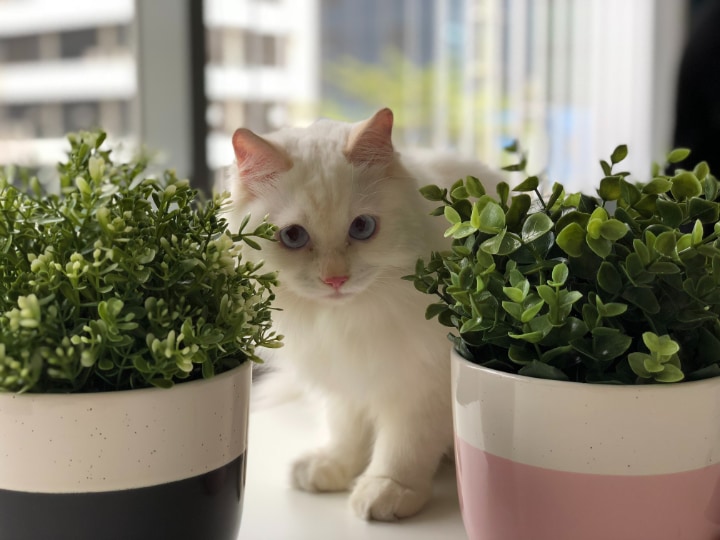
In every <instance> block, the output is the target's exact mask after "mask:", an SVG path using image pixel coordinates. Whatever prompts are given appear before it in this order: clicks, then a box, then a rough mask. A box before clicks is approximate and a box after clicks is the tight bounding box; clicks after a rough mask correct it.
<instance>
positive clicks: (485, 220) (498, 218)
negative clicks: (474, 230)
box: [478, 202, 505, 234]
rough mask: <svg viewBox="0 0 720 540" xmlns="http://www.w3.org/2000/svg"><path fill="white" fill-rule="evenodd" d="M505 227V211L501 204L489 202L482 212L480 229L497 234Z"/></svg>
mask: <svg viewBox="0 0 720 540" xmlns="http://www.w3.org/2000/svg"><path fill="white" fill-rule="evenodd" d="M504 228H505V212H503V209H502V208H501V207H500V205H499V204H497V203H495V202H489V203H487V204H486V205H485V207H484V208H483V209H482V210H481V212H480V226H479V227H478V230H480V231H482V232H485V233H491V234H497V233H499V232H500V231H502V230H503V229H504Z"/></svg>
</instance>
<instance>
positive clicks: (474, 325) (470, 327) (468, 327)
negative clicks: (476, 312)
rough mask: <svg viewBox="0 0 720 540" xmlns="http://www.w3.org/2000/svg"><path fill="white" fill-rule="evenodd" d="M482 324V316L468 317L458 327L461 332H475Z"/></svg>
mask: <svg viewBox="0 0 720 540" xmlns="http://www.w3.org/2000/svg"><path fill="white" fill-rule="evenodd" d="M481 326H482V318H480V317H477V318H475V319H468V320H467V321H465V322H464V323H463V325H462V326H461V327H460V333H461V334H468V333H470V332H477V331H478V330H480V328H481Z"/></svg>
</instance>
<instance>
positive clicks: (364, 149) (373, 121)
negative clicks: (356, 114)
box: [345, 108, 395, 165]
mask: <svg viewBox="0 0 720 540" xmlns="http://www.w3.org/2000/svg"><path fill="white" fill-rule="evenodd" d="M392 126H393V113H392V111H391V110H390V109H387V108H385V109H381V110H379V111H378V112H376V113H375V114H374V115H373V117H372V118H370V119H368V120H365V121H364V122H362V123H360V124H357V125H356V126H355V127H354V128H353V130H352V131H351V132H350V137H348V143H347V147H346V148H345V156H346V157H347V159H348V161H349V162H350V163H352V164H353V165H387V164H389V163H390V162H391V161H392V159H393V156H394V155H395V150H394V149H393V145H392Z"/></svg>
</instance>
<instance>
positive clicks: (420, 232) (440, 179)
mask: <svg viewBox="0 0 720 540" xmlns="http://www.w3.org/2000/svg"><path fill="white" fill-rule="evenodd" d="M392 124H393V115H392V112H391V111H390V110H389V109H382V110H380V111H379V112H377V113H376V114H375V115H374V116H373V117H372V118H370V119H369V120H366V121H364V122H360V123H357V124H348V123H343V122H334V121H329V120H320V121H318V122H316V123H314V124H312V125H311V126H309V127H307V128H293V129H283V130H280V131H278V132H275V133H272V134H270V135H267V136H265V137H263V138H261V137H259V136H257V135H255V134H254V133H252V132H251V131H249V130H247V129H239V130H237V131H236V132H235V134H234V136H233V146H234V149H235V156H236V158H237V162H236V166H235V167H233V168H232V169H233V170H232V172H231V178H230V182H231V185H230V186H229V188H230V191H231V194H232V199H233V201H234V203H233V204H234V208H233V216H234V217H233V218H232V221H234V222H236V223H237V222H239V221H240V220H241V219H242V218H243V217H244V216H245V215H246V214H248V213H250V214H251V215H252V216H253V217H254V218H261V217H262V216H265V215H268V216H269V218H270V221H271V222H273V223H274V224H276V225H278V226H279V228H280V230H279V233H278V235H277V237H278V242H276V243H273V244H272V245H267V244H266V245H264V246H263V251H262V252H261V253H260V254H259V256H261V257H262V258H263V259H264V260H265V261H266V267H267V268H269V269H279V271H280V282H281V285H280V286H279V287H278V288H277V289H276V294H277V300H276V306H277V307H279V308H281V309H282V311H279V312H277V313H275V315H274V319H275V325H276V330H277V332H278V333H280V334H283V335H284V336H285V346H284V347H283V348H282V349H280V350H278V351H277V353H275V354H276V357H274V358H273V359H272V362H274V364H275V365H276V366H277V367H279V368H280V369H286V370H292V371H293V372H294V376H295V377H296V380H297V381H298V384H306V385H308V386H310V387H313V388H316V389H318V390H320V391H321V392H322V394H323V395H324V396H325V397H326V398H327V402H328V407H327V409H328V411H329V423H330V426H329V427H330V433H331V442H330V444H329V445H328V446H326V447H325V448H321V449H319V450H317V451H316V452H313V453H311V454H309V455H306V456H304V457H301V458H300V459H299V460H297V461H296V462H295V464H294V466H293V469H292V482H293V484H294V485H295V486H296V487H297V488H299V489H302V490H306V491H342V490H347V489H352V494H351V498H350V501H351V505H352V507H353V509H354V510H355V512H356V513H357V514H358V515H359V516H361V517H363V518H365V519H377V520H393V519H396V518H401V517H405V516H410V515H412V514H414V513H416V512H417V511H418V510H420V509H421V508H422V507H423V505H424V504H425V503H426V502H427V500H428V499H429V497H430V494H431V490H432V481H433V475H434V473H435V470H436V468H437V466H438V463H439V461H440V459H441V457H442V456H443V454H444V453H446V452H447V451H448V450H449V449H450V448H452V419H451V409H450V365H449V351H450V343H449V342H448V340H447V339H446V334H447V329H445V328H443V327H442V326H441V325H439V324H438V323H437V321H435V320H432V321H427V320H425V317H424V313H425V308H426V306H427V304H428V303H430V302H431V301H432V299H431V298H430V297H428V296H426V295H424V294H422V293H420V292H418V291H416V290H415V289H414V287H413V285H412V283H410V282H408V281H403V280H401V279H400V278H401V276H404V275H407V274H411V273H412V272H413V269H414V266H415V262H416V261H417V259H418V258H419V257H428V256H429V254H430V252H431V251H432V250H439V249H446V248H447V247H448V241H447V240H446V239H444V238H443V234H442V231H443V230H444V229H445V228H446V227H447V226H448V224H447V223H446V222H445V221H444V219H443V218H441V217H440V218H438V217H432V216H429V212H430V211H431V210H432V209H433V208H434V207H435V206H437V205H436V204H433V203H429V202H428V201H425V200H424V199H423V198H422V196H421V195H420V194H419V193H418V188H419V187H421V186H423V185H427V184H430V183H441V184H446V185H449V184H451V183H452V182H454V181H455V180H457V179H458V178H461V177H464V176H466V175H468V174H473V175H475V176H478V177H479V178H480V179H481V180H483V181H484V183H485V185H486V186H488V185H493V184H495V183H497V181H498V180H499V178H500V177H499V175H498V174H497V173H495V172H494V171H491V170H490V169H489V168H487V167H485V166H483V165H481V164H479V163H477V162H471V161H460V160H457V159H451V158H449V157H444V158H443V157H438V156H415V158H413V159H412V160H410V159H409V158H407V157H403V156H400V155H399V154H398V153H397V152H395V150H394V148H393V144H392V142H391V132H392Z"/></svg>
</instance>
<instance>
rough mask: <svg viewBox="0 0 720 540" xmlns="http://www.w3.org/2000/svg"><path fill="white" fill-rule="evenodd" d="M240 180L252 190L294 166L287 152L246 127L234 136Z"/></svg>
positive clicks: (237, 131)
mask: <svg viewBox="0 0 720 540" xmlns="http://www.w3.org/2000/svg"><path fill="white" fill-rule="evenodd" d="M232 144H233V149H234V150H235V160H236V162H237V168H238V172H239V173H240V180H241V182H242V183H243V184H245V186H246V187H247V188H248V189H249V190H250V191H257V188H259V187H260V186H261V184H263V183H265V182H267V181H268V180H271V179H272V178H274V177H275V176H276V175H277V174H278V173H281V172H285V171H287V170H289V169H290V168H291V167H292V161H290V158H289V157H288V156H286V155H285V153H284V152H283V151H282V150H280V149H279V148H276V147H275V146H273V145H272V144H270V143H269V142H268V141H266V140H265V139H263V138H262V137H259V136H258V135H255V133H253V132H252V131H250V130H249V129H246V128H240V129H238V130H236V131H235V133H234V134H233V136H232Z"/></svg>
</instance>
